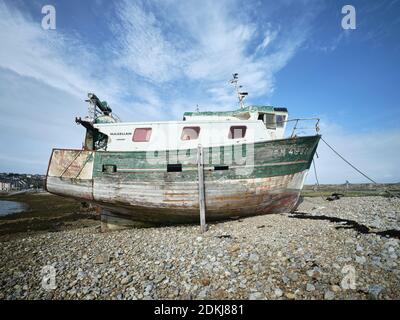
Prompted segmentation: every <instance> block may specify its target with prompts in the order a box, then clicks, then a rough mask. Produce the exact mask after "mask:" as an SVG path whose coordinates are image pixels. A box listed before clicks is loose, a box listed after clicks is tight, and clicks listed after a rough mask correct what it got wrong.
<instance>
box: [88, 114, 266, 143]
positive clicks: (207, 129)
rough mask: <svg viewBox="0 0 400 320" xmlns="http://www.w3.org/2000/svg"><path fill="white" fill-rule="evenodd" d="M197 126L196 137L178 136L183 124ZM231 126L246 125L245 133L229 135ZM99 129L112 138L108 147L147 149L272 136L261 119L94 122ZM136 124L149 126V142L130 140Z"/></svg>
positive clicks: (251, 140)
mask: <svg viewBox="0 0 400 320" xmlns="http://www.w3.org/2000/svg"><path fill="white" fill-rule="evenodd" d="M192 126H198V127H200V135H199V138H198V139H195V140H181V134H182V129H183V128H184V127H192ZM231 126H246V127H247V130H246V136H245V137H244V138H240V139H229V138H228V135H229V130H230V127H231ZM95 127H96V128H98V129H99V130H100V132H102V133H105V134H107V135H108V136H109V138H110V139H111V140H110V141H109V143H108V146H107V151H150V150H166V149H189V148H197V146H198V145H199V144H201V145H203V146H204V147H208V146H219V145H231V144H236V143H246V142H247V143H249V142H250V143H251V142H257V141H265V140H271V139H274V134H273V132H271V130H267V129H266V128H265V126H264V124H263V123H262V122H261V121H249V120H244V121H207V122H205V121H204V122H200V121H180V122H153V123H115V124H96V125H95ZM135 128H152V134H151V138H150V141H149V142H133V141H132V137H133V132H134V130H135Z"/></svg>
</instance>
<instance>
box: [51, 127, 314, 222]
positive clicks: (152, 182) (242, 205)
mask: <svg viewBox="0 0 400 320" xmlns="http://www.w3.org/2000/svg"><path fill="white" fill-rule="evenodd" d="M319 139H320V136H319V135H316V136H309V137H297V138H290V139H281V140H273V141H265V142H259V143H254V144H243V145H236V146H234V147H233V146H229V147H209V148H204V149H203V153H204V162H205V165H204V180H205V202H206V218H207V220H208V221H210V220H218V219H226V218H229V217H232V216H250V215H256V214H264V213H274V212H283V211H288V210H291V209H292V208H293V207H294V206H295V205H296V203H297V201H298V197H299V194H300V191H301V189H302V187H303V183H304V179H305V176H306V173H307V171H308V169H309V168H310V164H311V161H312V158H313V156H314V153H315V151H316V148H317V145H318V142H319ZM168 165H174V166H176V165H178V166H179V165H181V169H182V171H181V172H168V170H167V168H168ZM197 170H198V168H197V149H188V150H179V151H177V150H168V151H156V152H139V151H135V152H107V151H95V152H94V151H82V150H80V151H79V150H59V149H57V150H53V154H52V157H51V159H50V165H49V170H48V175H47V189H48V191H49V192H52V193H56V194H59V195H63V196H67V197H72V198H76V199H80V200H86V201H91V202H93V203H96V204H98V205H99V206H101V207H103V208H104V209H107V210H108V211H110V212H113V213H114V214H118V215H119V216H121V217H125V218H127V219H133V220H137V221H142V222H150V223H163V224H165V223H186V222H194V221H198V219H199V205H198V182H197V180H198V171H197Z"/></svg>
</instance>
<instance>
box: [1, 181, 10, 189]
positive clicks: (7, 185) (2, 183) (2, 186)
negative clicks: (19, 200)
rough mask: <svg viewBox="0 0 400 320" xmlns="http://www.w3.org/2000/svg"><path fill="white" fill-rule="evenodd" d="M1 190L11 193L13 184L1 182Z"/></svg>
mask: <svg viewBox="0 0 400 320" xmlns="http://www.w3.org/2000/svg"><path fill="white" fill-rule="evenodd" d="M0 190H1V191H11V183H9V182H1V181H0Z"/></svg>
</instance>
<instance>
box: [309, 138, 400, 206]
mask: <svg viewBox="0 0 400 320" xmlns="http://www.w3.org/2000/svg"><path fill="white" fill-rule="evenodd" d="M321 140H322V141H323V142H324V143H325V144H326V145H327V146H328V147H329V148H330V149H331V150H332V151H333V152H334V153H335V154H336V155H337V156H339V157H340V158H341V159H342V160H343V161H344V162H346V163H347V164H348V165H349V166H351V167H352V168H353V169H354V170H356V171H357V172H358V173H360V174H362V175H363V176H364V177H365V178H367V179H368V180H369V181H371V182H372V183H374V184H378V182H376V181H375V180H373V179H371V178H370V177H368V176H367V175H366V174H365V173H364V172H362V171H361V170H359V169H358V168H356V167H355V166H354V165H353V164H351V163H350V162H349V161H348V160H346V159H345V158H344V157H343V156H342V155H341V154H340V153H339V152H337V151H336V150H335V149H334V148H333V147H332V146H331V145H330V144H329V143H328V142H326V141H325V140H324V139H323V138H322V137H321ZM313 162H314V160H313ZM314 169H315V164H314ZM384 191H385V192H386V193H388V194H389V195H391V196H393V197H398V198H400V196H399V195H397V194H394V193H392V192H390V191H388V190H386V188H384Z"/></svg>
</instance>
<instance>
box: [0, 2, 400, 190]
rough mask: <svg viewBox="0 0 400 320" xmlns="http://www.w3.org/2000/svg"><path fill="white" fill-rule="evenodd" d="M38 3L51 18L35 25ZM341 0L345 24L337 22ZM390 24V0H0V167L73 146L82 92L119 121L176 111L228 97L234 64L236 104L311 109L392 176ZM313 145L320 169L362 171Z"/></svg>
mask: <svg viewBox="0 0 400 320" xmlns="http://www.w3.org/2000/svg"><path fill="white" fill-rule="evenodd" d="M46 4H52V5H54V6H55V8H56V30H44V29H42V27H41V20H42V18H43V16H44V15H43V14H42V13H41V9H42V7H43V5H46ZM346 4H351V5H353V6H354V7H355V9H356V19H357V20H356V26H357V28H356V29H355V30H343V29H342V27H341V20H342V17H343V14H342V13H341V9H342V7H343V6H344V5H346ZM399 30H400V0H381V1H372V0H371V1H367V0H363V1H361V0H357V1H340V0H337V1H333V0H332V1H328V0H327V1H322V0H321V1H319V0H315V1H313V0H282V1H267V0H265V1H261V0H260V1H235V0H220V1H183V0H159V1H139V0H138V1H122V0H121V1H115V2H111V1H100V0H96V1H94V0H92V1H90V0H88V1H48V0H46V1H38V0H37V1H11V0H9V1H2V0H0V39H1V43H2V48H1V50H0V114H1V116H0V117H1V125H0V147H1V152H0V172H31V173H45V171H46V167H47V162H48V158H49V156H50V153H51V149H52V148H53V147H66V148H80V147H81V144H82V140H83V136H84V130H83V128H81V127H79V126H77V125H76V124H75V123H74V118H75V116H84V115H85V114H86V104H85V102H84V101H83V100H84V99H85V98H86V94H87V92H95V93H96V94H97V95H98V96H99V97H100V98H101V99H105V100H107V101H108V102H109V104H110V105H111V106H112V107H113V109H114V111H115V112H116V113H117V114H118V115H119V116H120V117H121V118H122V119H123V120H124V121H145V120H176V119H181V117H182V114H183V112H184V111H192V110H194V109H195V107H196V104H198V105H199V106H200V109H201V110H231V109H235V108H236V107H237V103H236V101H235V96H234V94H233V90H232V88H231V87H230V86H229V85H228V80H229V78H230V77H231V74H232V73H233V72H238V73H239V74H240V78H241V83H242V85H243V86H244V88H245V89H246V90H247V91H248V92H249V98H248V100H247V104H272V105H277V106H285V107H287V108H288V109H289V112H290V117H292V118H293V117H309V116H318V117H320V118H321V119H322V125H321V128H322V134H323V135H324V137H325V139H326V140H327V141H328V142H330V143H332V144H333V145H334V146H336V147H337V149H338V150H339V151H340V152H341V153H343V154H344V155H345V156H347V157H348V158H349V160H351V161H352V162H354V164H356V165H357V166H359V167H360V168H361V169H362V170H364V171H366V172H367V173H368V174H370V175H371V177H373V178H374V179H376V180H378V181H381V182H398V181H400V170H399V168H398V163H399V160H398V159H399V157H400V128H399V119H400V108H399V101H400V90H399V89H398V84H399V83H400V63H399V57H400V32H399ZM318 153H319V158H318V159H316V163H317V167H318V171H319V175H320V180H321V182H325V183H330V182H331V183H343V182H344V181H345V180H349V181H350V182H365V179H364V178H363V177H361V176H359V175H358V174H357V173H356V172H354V171H352V169H350V168H348V167H347V166H346V165H345V164H344V163H342V162H341V160H340V159H338V158H337V157H335V156H334V155H333V154H332V153H331V152H330V151H329V150H327V149H326V148H325V147H324V146H323V145H321V146H320V148H319V152H318ZM307 181H308V183H313V182H314V181H315V180H314V177H313V174H310V175H309V177H308V180H307Z"/></svg>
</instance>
